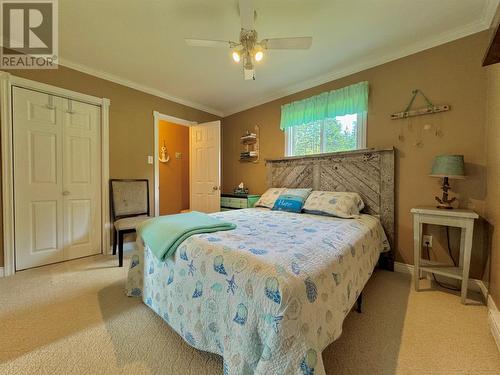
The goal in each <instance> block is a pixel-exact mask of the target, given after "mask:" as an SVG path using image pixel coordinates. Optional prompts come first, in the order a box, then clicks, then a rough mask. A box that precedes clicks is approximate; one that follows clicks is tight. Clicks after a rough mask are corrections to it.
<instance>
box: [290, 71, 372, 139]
mask: <svg viewBox="0 0 500 375" xmlns="http://www.w3.org/2000/svg"><path fill="white" fill-rule="evenodd" d="M367 110H368V82H366V81H364V82H359V83H356V84H354V85H351V86H347V87H343V88H341V89H338V90H332V91H328V92H324V93H322V94H319V95H315V96H311V97H310V98H307V99H304V100H298V101H296V102H292V103H288V104H284V105H282V106H281V123H280V128H281V130H285V129H288V128H291V127H293V126H297V125H303V124H309V123H312V122H316V121H319V120H324V119H328V118H335V117H337V116H344V115H349V114H354V113H360V112H366V111H367Z"/></svg>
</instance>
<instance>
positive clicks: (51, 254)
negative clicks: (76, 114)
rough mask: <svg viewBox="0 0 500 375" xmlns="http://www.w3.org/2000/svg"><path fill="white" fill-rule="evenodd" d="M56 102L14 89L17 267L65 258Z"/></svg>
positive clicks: (57, 100) (58, 120)
mask: <svg viewBox="0 0 500 375" xmlns="http://www.w3.org/2000/svg"><path fill="white" fill-rule="evenodd" d="M61 105H62V99H61V98H58V97H53V96H52V97H51V96H49V95H47V94H42V93H39V92H35V91H30V90H25V89H21V88H17V87H14V88H13V124H14V133H13V137H14V139H13V141H14V196H15V197H14V199H15V201H14V205H15V215H14V216H15V222H14V225H15V243H16V269H17V270H22V269H25V268H30V267H35V266H40V265H43V264H48V263H54V262H60V261H62V260H64V252H63V231H62V228H63V196H62V189H63V183H62V166H61V160H62V126H61V123H62V118H61V112H60V111H58V110H57V108H58V107H60V106H61Z"/></svg>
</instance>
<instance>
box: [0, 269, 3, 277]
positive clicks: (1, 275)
mask: <svg viewBox="0 0 500 375" xmlns="http://www.w3.org/2000/svg"><path fill="white" fill-rule="evenodd" d="M0 277H4V272H3V267H0Z"/></svg>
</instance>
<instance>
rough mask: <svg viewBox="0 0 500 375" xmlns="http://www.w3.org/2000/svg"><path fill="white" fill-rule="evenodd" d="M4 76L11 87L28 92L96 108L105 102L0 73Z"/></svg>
mask: <svg viewBox="0 0 500 375" xmlns="http://www.w3.org/2000/svg"><path fill="white" fill-rule="evenodd" d="M0 72H1V73H2V74H4V75H8V77H9V78H8V79H9V83H10V85H11V86H17V87H22V88H25V89H29V90H36V91H40V92H43V93H46V94H51V95H56V96H62V97H64V98H68V99H72V100H77V101H79V102H84V103H88V104H93V105H97V106H102V105H103V103H104V102H105V101H106V100H107V99H104V98H99V97H97V96H91V95H87V94H82V93H79V92H76V91H71V90H67V89H63V88H61V87H57V86H52V85H47V84H45V83H41V82H37V81H32V80H30V79H26V78H21V77H17V76H14V75H12V74H10V73H8V72H4V71H0Z"/></svg>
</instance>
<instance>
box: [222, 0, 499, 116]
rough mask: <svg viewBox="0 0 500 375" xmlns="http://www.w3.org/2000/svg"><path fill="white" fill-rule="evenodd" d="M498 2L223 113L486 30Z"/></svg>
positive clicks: (232, 112)
mask: <svg viewBox="0 0 500 375" xmlns="http://www.w3.org/2000/svg"><path fill="white" fill-rule="evenodd" d="M499 4H500V0H487V1H486V4H485V7H484V9H483V12H482V15H481V17H480V18H479V19H478V20H476V21H474V22H471V23H469V24H467V25H464V26H460V27H458V28H455V29H452V30H449V31H446V32H444V33H441V34H438V35H437V36H433V37H431V38H427V39H425V40H421V41H418V42H416V43H414V44H412V45H410V46H408V47H406V48H402V49H398V50H397V51H396V52H391V53H386V54H374V55H372V56H370V57H368V58H366V59H363V62H361V63H359V64H354V65H350V66H349V67H347V68H344V69H337V70H335V72H331V73H327V74H323V75H320V76H317V77H314V78H311V79H309V80H306V81H302V82H300V83H296V84H292V85H289V86H287V87H284V88H282V89H280V90H277V91H275V92H274V93H273V94H270V95H267V96H261V97H259V99H258V100H254V101H247V102H246V103H245V104H244V105H241V106H236V107H233V108H231V109H229V110H225V111H224V117H227V116H230V115H233V114H235V113H238V112H243V111H245V110H247V109H250V108H254V107H257V106H259V105H262V104H265V103H269V102H271V101H274V100H277V99H280V98H283V97H285V96H288V95H292V94H295V93H297V92H300V91H303V90H307V89H310V88H312V87H316V86H319V85H322V84H324V83H327V82H331V81H334V80H336V79H340V78H344V77H347V76H349V75H351V74H355V73H359V72H362V71H364V70H367V69H370V68H374V67H376V66H379V65H382V64H386V63H388V62H391V61H394V60H398V59H401V58H403V57H407V56H410V55H413V54H415V53H418V52H422V51H425V50H427V49H430V48H433V47H437V46H439V45H441V44H445V43H449V42H452V41H454V40H457V39H460V38H464V37H466V36H469V35H472V34H475V33H478V32H481V31H484V30H487V29H489V28H490V27H491V24H492V22H493V21H494V18H495V14H496V11H497V9H498V7H499Z"/></svg>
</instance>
